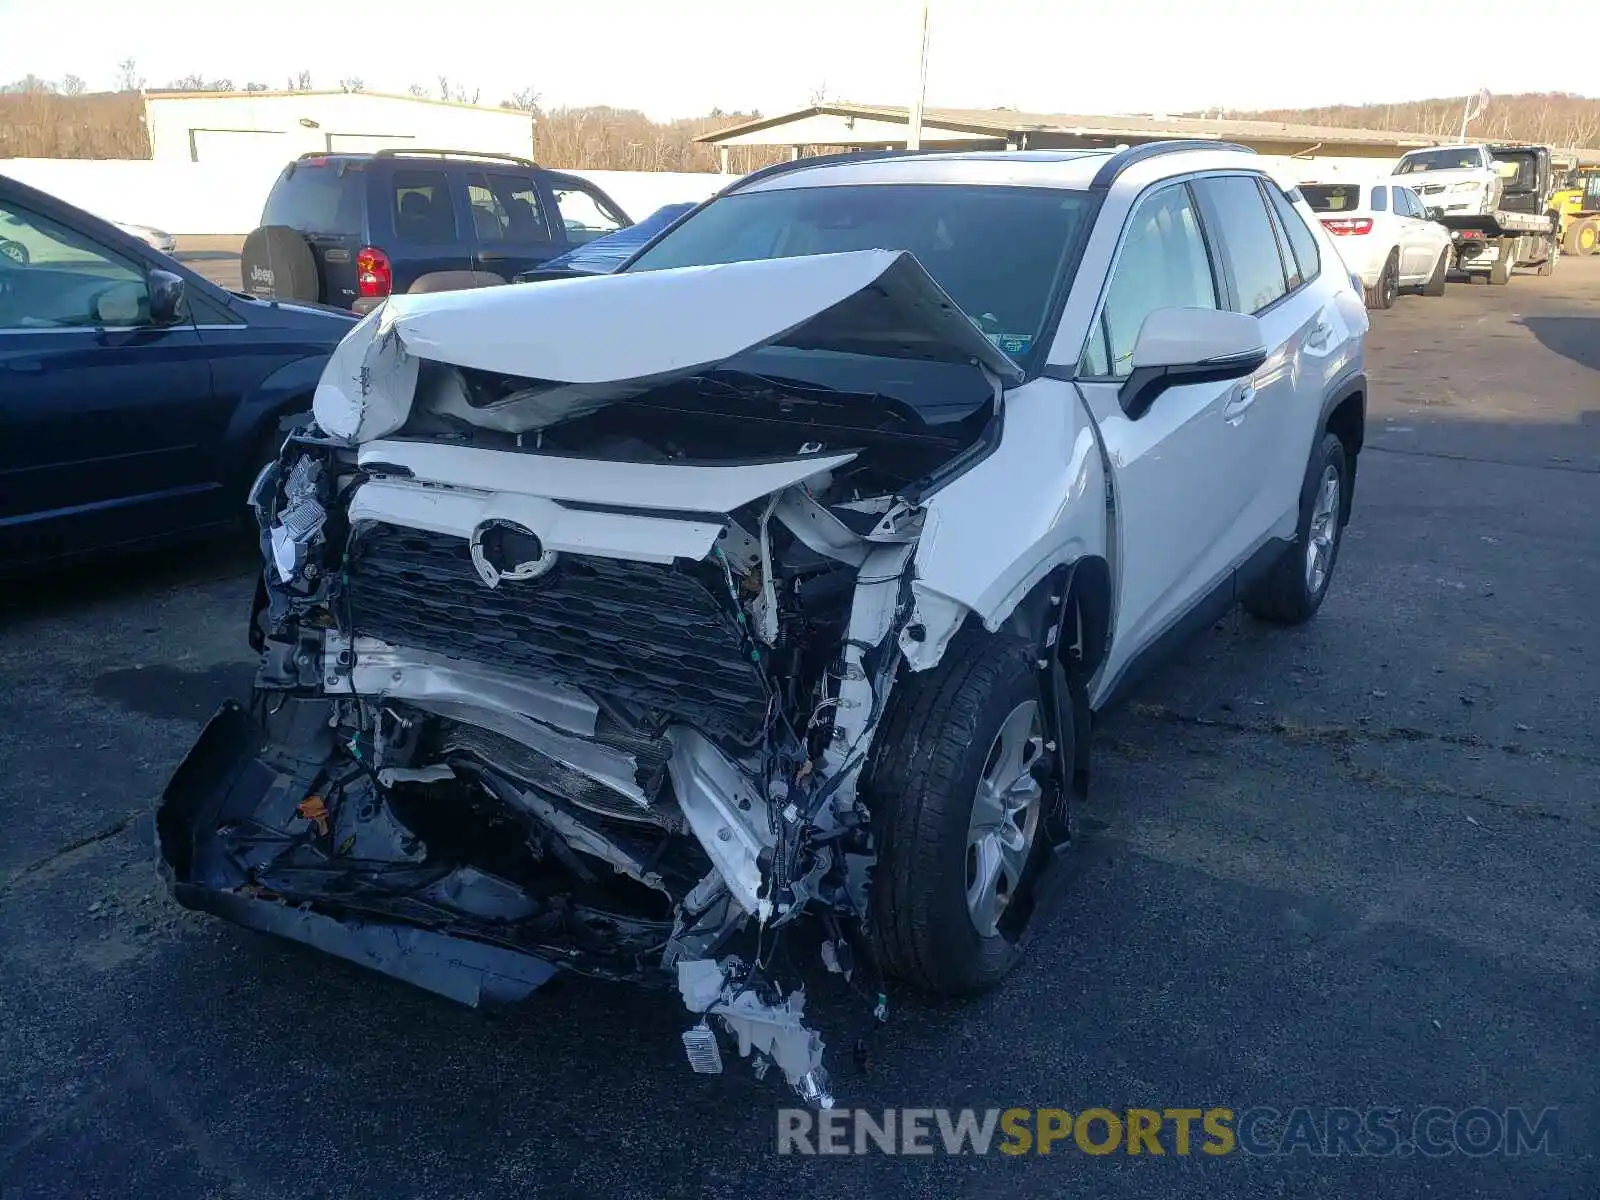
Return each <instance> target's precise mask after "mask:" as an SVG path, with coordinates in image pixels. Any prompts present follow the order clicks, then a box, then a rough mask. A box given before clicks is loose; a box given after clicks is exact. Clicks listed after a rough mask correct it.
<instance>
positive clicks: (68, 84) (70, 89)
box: [61, 73, 84, 96]
mask: <svg viewBox="0 0 1600 1200" xmlns="http://www.w3.org/2000/svg"><path fill="white" fill-rule="evenodd" d="M83 93H84V84H83V80H82V79H81V78H80V77H79V76H77V75H73V74H70V73H69V74H66V75H63V76H62V77H61V94H62V95H63V96H81V95H83Z"/></svg>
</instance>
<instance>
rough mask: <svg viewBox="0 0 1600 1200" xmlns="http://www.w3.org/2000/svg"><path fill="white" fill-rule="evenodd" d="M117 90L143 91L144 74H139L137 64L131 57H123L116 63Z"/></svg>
mask: <svg viewBox="0 0 1600 1200" xmlns="http://www.w3.org/2000/svg"><path fill="white" fill-rule="evenodd" d="M116 90H117V91H119V92H142V91H144V76H143V75H141V74H139V64H138V63H137V62H135V61H134V60H133V59H131V58H125V59H123V60H122V61H121V62H119V63H118V64H117V86H116Z"/></svg>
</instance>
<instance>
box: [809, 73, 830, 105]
mask: <svg viewBox="0 0 1600 1200" xmlns="http://www.w3.org/2000/svg"><path fill="white" fill-rule="evenodd" d="M827 102H828V81H827V80H826V79H824V80H823V81H822V82H821V83H819V84H817V86H816V87H814V88H812V89H811V94H810V98H809V99H808V100H807V101H806V103H807V104H808V105H810V106H811V107H812V108H815V107H816V106H817V105H819V104H826V103H827Z"/></svg>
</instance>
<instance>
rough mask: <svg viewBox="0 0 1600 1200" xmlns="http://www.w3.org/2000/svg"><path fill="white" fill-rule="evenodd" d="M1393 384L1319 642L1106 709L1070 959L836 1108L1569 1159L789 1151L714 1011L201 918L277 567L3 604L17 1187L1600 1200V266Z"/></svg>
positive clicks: (244, 560)
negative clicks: (1491, 1132) (160, 808)
mask: <svg viewBox="0 0 1600 1200" xmlns="http://www.w3.org/2000/svg"><path fill="white" fill-rule="evenodd" d="M216 261H217V262H220V261H221V260H216ZM1369 356H1370V366H1371V373H1372V377H1373V383H1374V397H1373V406H1372V411H1371V413H1370V417H1369V422H1370V424H1369V437H1368V450H1367V452H1366V453H1365V454H1364V455H1363V456H1362V459H1361V464H1360V476H1359V482H1358V487H1357V493H1356V506H1355V516H1354V521H1353V524H1352V526H1351V528H1350V531H1349V534H1348V539H1347V541H1346V543H1345V546H1344V550H1343V555H1342V558H1341V560H1340V563H1339V575H1338V578H1337V579H1336V580H1335V582H1334V585H1333V591H1332V594H1331V596H1330V599H1329V600H1328V602H1327V605H1326V606H1325V607H1324V609H1323V611H1322V613H1321V615H1320V616H1319V617H1318V619H1317V620H1316V621H1315V622H1314V623H1313V624H1312V625H1311V626H1309V627H1307V628H1305V629H1302V630H1298V631H1291V632H1284V631H1281V630H1271V629H1267V628H1265V627H1262V626H1259V625H1256V624H1254V623H1253V622H1251V621H1250V620H1249V619H1248V618H1245V617H1243V616H1240V615H1235V616H1234V617H1231V618H1229V619H1228V620H1227V621H1225V622H1223V623H1222V624H1221V625H1220V626H1218V627H1217V628H1216V629H1214V630H1212V631H1211V632H1209V633H1207V634H1206V635H1204V636H1203V637H1202V638H1201V639H1199V640H1198V641H1196V642H1195V643H1194V644H1192V645H1191V646H1190V647H1189V649H1188V650H1187V651H1186V652H1185V653H1184V654H1183V655H1182V657H1181V658H1179V659H1178V660H1177V661H1175V662H1174V663H1172V664H1171V665H1170V666H1169V667H1168V668H1166V669H1165V670H1163V671H1162V672H1161V673H1160V674H1159V675H1158V676H1156V677H1155V678H1154V679H1153V680H1151V681H1150V683H1149V684H1148V685H1147V686H1146V687H1145V688H1144V690H1143V691H1142V693H1141V694H1140V695H1139V696H1138V697H1136V698H1135V700H1134V701H1133V702H1131V703H1130V704H1128V705H1127V706H1125V707H1124V708H1122V709H1120V710H1119V711H1118V712H1117V713H1116V714H1114V715H1113V717H1112V718H1111V719H1110V720H1109V721H1108V722H1107V725H1106V726H1105V728H1104V729H1103V730H1102V731H1101V733H1100V736H1099V739H1098V743H1097V752H1098V758H1097V777H1096V781H1095V786H1094V790H1093V795H1092V799H1091V803H1090V806H1089V812H1088V813H1087V814H1086V817H1085V820H1084V821H1083V824H1084V826H1085V829H1086V832H1085V834H1084V837H1083V838H1082V840H1081V843H1080V845H1079V847H1078V848H1077V850H1076V852H1075V854H1074V856H1073V858H1072V859H1071V860H1070V867H1071V871H1072V875H1071V877H1070V878H1069V880H1068V881H1067V882H1066V884H1065V885H1064V887H1063V890H1062V895H1061V897H1060V900H1059V903H1058V905H1057V906H1056V907H1055V908H1054V909H1053V910H1052V912H1051V914H1050V915H1049V918H1048V920H1047V922H1046V924H1045V926H1044V928H1043V929H1042V930H1041V931H1040V933H1039V936H1038V937H1037V939H1036V941H1035V944H1034V947H1033V951H1032V954H1031V956H1030V957H1029V958H1028V959H1027V960H1026V961H1025V962H1024V963H1023V965H1022V966H1021V967H1020V968H1019V969H1018V971H1017V972H1016V973H1015V974H1014V975H1013V976H1012V977H1011V978H1010V980H1009V981H1008V982H1007V984H1006V986H1005V987H1004V988H1002V989H1001V990H1000V991H998V992H997V993H995V994H993V995H991V996H988V997H985V998H983V999H980V1000H977V1001H973V1002H970V1003H966V1004H931V1003H927V1002H924V1001H921V1000H919V999H918V998H916V997H914V996H911V995H894V996H892V997H891V1004H892V1019H891V1022H890V1024H889V1025H888V1026H887V1028H886V1029H885V1030H884V1031H883V1033H882V1034H881V1035H880V1037H879V1038H878V1040H877V1045H876V1047H875V1051H874V1055H873V1062H872V1064H871V1067H870V1070H868V1071H867V1072H865V1073H862V1072H861V1071H860V1070H858V1069H857V1068H856V1067H854V1066H853V1065H852V1063H851V1061H850V1056H849V1055H848V1054H847V1053H843V1052H838V1051H842V1049H843V1047H839V1048H837V1050H836V1052H835V1053H834V1054H833V1055H832V1066H833V1068H834V1072H835V1091H836V1094H837V1095H838V1097H839V1100H840V1103H841V1104H847V1105H851V1106H859V1107H865V1108H871V1109H880V1110H881V1109H883V1108H885V1107H891V1106H916V1107H945V1106H948V1107H957V1108H959V1107H974V1108H987V1107H1000V1108H1006V1107H1011V1106H1059V1107H1062V1108H1065V1109H1068V1110H1073V1111H1079V1110H1082V1109H1084V1108H1087V1107H1090V1106H1105V1107H1108V1108H1112V1109H1118V1108H1124V1107H1130V1106H1133V1107H1151V1108H1157V1109H1160V1108H1173V1107H1194V1108H1210V1107H1214V1106H1226V1107H1230V1108H1233V1109H1235V1110H1244V1109H1248V1108H1251V1107H1253V1106H1273V1107H1276V1108H1280V1109H1287V1108H1289V1107H1291V1106H1294V1105H1298V1104H1304V1105H1312V1106H1341V1107H1350V1108H1357V1109H1365V1108H1367V1107H1369V1106H1374V1105H1397V1106H1421V1105H1442V1106H1445V1107H1448V1108H1452V1109H1465V1108H1469V1107H1472V1106H1476V1105H1484V1106H1487V1107H1489V1108H1491V1109H1497V1110H1503V1109H1505V1108H1507V1107H1510V1106H1523V1107H1526V1108H1529V1109H1531V1110H1533V1111H1534V1112H1537V1111H1539V1110H1542V1109H1545V1108H1550V1107H1554V1108H1556V1109H1558V1110H1559V1114H1558V1128H1559V1134H1558V1137H1557V1139H1556V1141H1555V1143H1554V1147H1553V1148H1554V1150H1555V1151H1556V1152H1555V1153H1553V1154H1534V1155H1528V1156H1521V1157H1515V1158H1510V1157H1503V1156H1490V1157H1487V1158H1470V1157H1466V1156H1463V1155H1460V1154H1456V1155H1451V1156H1447V1157H1444V1158H1438V1159H1434V1158H1428V1157H1425V1156H1422V1155H1417V1154H1412V1155H1399V1154H1397V1155H1394V1156H1389V1157H1354V1156H1344V1157H1314V1156H1311V1155H1309V1154H1307V1153H1305V1152H1303V1151H1302V1152H1298V1153H1296V1154H1295V1155H1293V1156H1290V1157H1279V1158H1262V1157H1251V1156H1248V1155H1244V1154H1234V1155H1228V1156H1223V1157H1217V1158H1212V1157H1209V1156H1206V1155H1200V1154H1195V1155H1191V1156H1188V1157H1179V1156H1176V1155H1172V1154H1168V1155H1166V1156H1164V1157H1160V1158H1155V1157H1150V1156H1148V1155H1144V1156H1138V1157H1133V1156H1129V1155H1127V1154H1123V1153H1117V1154H1113V1155H1107V1156H1104V1157H1092V1156H1089V1155H1085V1154H1083V1153H1081V1152H1079V1151H1077V1150H1075V1149H1073V1148H1072V1147H1071V1146H1070V1145H1063V1146H1060V1147H1058V1148H1057V1149H1056V1151H1055V1152H1054V1153H1053V1154H1051V1155H1050V1156H1048V1157H1035V1156H1028V1157H1023V1158H1019V1159H1005V1158H1002V1157H1000V1156H991V1157H988V1158H984V1159H974V1158H970V1157H969V1158H947V1157H943V1156H938V1157H926V1158H923V1157H912V1158H890V1157H882V1156H873V1157H869V1158H866V1159H821V1158H809V1159H800V1158H793V1157H782V1158H780V1157H779V1156H778V1155H777V1154H776V1153H775V1151H774V1146H775V1141H776V1127H777V1124H776V1117H775V1112H776V1109H777V1107H778V1106H779V1105H783V1104H786V1103H788V1097H787V1096H786V1095H785V1094H784V1092H783V1090H782V1089H781V1088H779V1087H777V1086H775V1085H774V1082H773V1081H772V1080H769V1081H767V1082H766V1083H764V1084H763V1083H757V1082H756V1081H755V1080H753V1079H751V1078H750V1077H749V1075H748V1072H747V1071H744V1070H740V1069H737V1067H738V1064H735V1065H734V1067H731V1068H730V1074H728V1075H726V1076H724V1077H722V1078H720V1079H705V1078H702V1077H699V1076H695V1075H693V1074H691V1073H690V1072H689V1069H688V1067H687V1066H686V1065H685V1064H684V1062H683V1055H682V1050H681V1045H680V1043H679V1040H678V1035H679V1032H680V1030H681V1029H682V1028H683V1027H684V1025H685V1024H686V1021H685V1019H684V1017H683V1015H682V1013H681V1011H680V1010H679V1009H678V1008H677V1006H676V1004H675V1002H668V1003H662V1002H661V1000H660V999H659V998H657V997H654V996H650V995H645V994H640V993H637V992H634V991H631V990H626V989H622V988H615V987H606V986H602V985H598V984H591V983H587V982H585V981H581V980H572V981H565V982H562V983H561V984H560V985H559V986H556V987H553V988H551V989H549V990H547V991H545V992H541V993H538V994H536V995H535V996H534V998H533V999H532V1000H531V1001H530V1002H529V1003H528V1004H527V1005H525V1006H524V1007H522V1008H520V1009H519V1010H517V1011H515V1012H512V1013H509V1014H505V1015H501V1016H485V1015H483V1014H479V1013H475V1012H471V1011H467V1010H464V1009H459V1008H456V1007H453V1006H452V1005H450V1004H448V1003H447V1002H444V1001H441V1000H436V999H433V998H431V997H429V996H426V995H424V994H421V993H418V992H415V991H411V990H408V989H406V988H405V987H403V986H401V985H399V984H395V983H391V982H388V981H386V980H384V979H381V978H379V977H376V976H371V975H368V974H364V973H362V972H361V971H359V970H357V969H356V968H353V967H347V966H345V965H343V964H340V963H336V962H333V961H329V960H326V959H323V958H321V957H319V956H317V955H315V954H313V953H311V952H309V951H302V950H300V949H297V948H295V947H291V946H287V945H283V944H279V943H275V942H273V941H271V940H269V939H266V938H264V937H262V936H258V935H255V934H251V933H248V932H245V931H242V930H237V929H234V928H232V927H229V926H225V925H223V924H221V923H220V922H218V921H215V920H213V919H210V918H206V917H202V916H199V915H195V914H190V913H185V912H182V911H180V910H178V909H177V908H176V907H175V906H174V905H173V904H172V903H171V902H170V901H169V900H168V899H167V898H166V897H165V895H164V893H163V892H162V891H161V889H160V888H159V886H158V885H157V883H156V880H155V875H154V869H153V852H152V850H151V832H150V816H149V814H150V810H151V806H152V803H153V801H154V799H155V797H156V796H157V795H158V793H159V791H160V789H161V788H162V786H163V785H164V784H165V782H166V779H167V776H168V775H169V773H170V772H171V770H172V768H173V767H174V765H175V764H176V763H177V762H178V760H179V758H180V757H181V755H182V754H183V753H184V752H185V751H186V750H187V749H188V747H189V745H190V743H191V741H192V739H193V738H194V736H195V733H196V732H197V730H198V728H199V726H200V724H201V722H202V721H203V720H204V718H205V717H206V716H207V715H209V713H210V712H211V711H212V710H213V709H214V708H215V707H216V705H217V704H218V703H219V702H220V701H221V700H223V699H224V698H226V697H229V696H238V695H241V694H242V693H243V692H244V691H245V689H246V688H247V687H248V684H249V680H250V677H251V672H252V664H251V662H250V661H249V652H248V650H247V648H246V646H245V642H244V618H245V613H246V608H247V605H248V602H249V598H250V590H251V571H252V569H253V564H252V561H251V556H250V554H249V552H248V551H241V550H240V549H239V548H236V547H229V546H218V545H208V546H203V547H200V548H197V549H191V550H186V551H182V552H177V553H171V554H167V555H164V556H161V557H159V558H155V559H149V560H144V561H140V562H135V563H116V564H108V565H105V566H100V567H97V568H95V569H93V570H90V571H84V572H81V573H79V574H76V575H74V576H71V577H69V578H64V579H54V580H50V581H44V582H38V583H31V584H26V585H16V586H12V587H11V589H10V591H9V592H8V593H6V594H5V595H4V598H3V600H0V728H4V730H5V736H4V737H3V738H0V779H3V780H4V783H3V785H0V795H3V800H0V815H3V816H4V819H5V832H4V835H3V836H0V1196H4V1197H6V1198H8V1200H21V1198H24V1197H48V1198H49V1200H58V1198H59V1197H61V1196H63V1195H69V1196H83V1197H89V1196H108V1197H109V1196H156V1195H162V1196H168V1197H189V1196H216V1197H224V1196H226V1197H248V1198H249V1200H279V1198H282V1200H288V1198H307V1200H309V1198H312V1197H354V1196H381V1197H413V1196H416V1197H422V1196H426V1197H489V1196H516V1197H531V1196H576V1195H582V1196H601V1195H604V1196H617V1197H634V1196H638V1197H650V1196H730V1197H732V1196H739V1197H744V1196H752V1195H773V1194H779V1191H780V1189H781V1193H782V1194H786V1195H795V1196H833V1195H855V1194H861V1193H862V1192H863V1191H866V1190H870V1191H871V1192H872V1193H873V1194H875V1195H883V1196H907V1197H911V1196H982V1195H992V1194H1005V1195H1011V1196H1033V1195H1038V1196H1046V1195H1048V1196H1074V1197H1086V1196H1093V1197H1118V1198H1120V1197H1135V1196H1161V1197H1190V1196H1194V1197H1199V1196H1206V1197H1212V1196H1219V1195H1225V1196H1230V1197H1240V1198H1255V1197H1263V1198H1265V1197H1272V1198H1277V1197H1286V1196H1288V1197H1308V1196H1317V1197H1324V1196H1327V1197H1352V1196H1371V1197H1410V1196H1425V1195H1426V1196H1437V1197H1441V1198H1448V1200H1465V1198H1467V1197H1515V1198H1516V1200H1537V1198H1546V1197H1548V1198H1551V1200H1554V1198H1558V1197H1560V1198H1576V1197H1582V1196H1593V1195H1595V1194H1596V1191H1597V1187H1600V1184H1597V1180H1600V1153H1597V1151H1600V1135H1597V1124H1596V1121H1597V1118H1600V1103H1597V1094H1596V1088H1597V1084H1596V1074H1595V1062H1596V1051H1597V1048H1600V1039H1597V1036H1596V1030H1597V1016H1600V993H1597V989H1596V979H1597V968H1600V907H1597V897H1600V857H1597V855H1596V851H1595V847H1596V834H1597V832H1600V811H1597V797H1600V738H1597V730H1600V688H1597V687H1596V682H1597V679H1600V625H1597V622H1596V620H1595V614H1596V597H1600V554H1597V551H1600V532H1597V522H1596V514H1597V513H1600V259H1587V260H1564V261H1563V262H1562V263H1561V264H1560V268H1559V270H1558V271H1557V274H1556V275H1555V277H1554V278H1551V279H1539V278H1536V277H1533V276H1532V275H1521V276H1518V277H1517V278H1516V279H1515V280H1513V282H1512V284H1511V285H1510V286H1509V287H1506V288H1489V287H1487V286H1484V285H1481V284H1480V285H1474V286H1467V285H1464V284H1457V285H1454V286H1452V287H1451V288H1450V290H1449V292H1448V293H1447V295H1446V296H1445V297H1444V298H1443V299H1439V300H1428V299H1422V298H1419V297H1403V298H1402V299H1401V301H1400V303H1399V305H1398V306H1397V307H1396V309H1394V310H1393V311H1392V312H1388V313H1379V314H1376V315H1375V328H1374V331H1373V334H1372V337H1371V341H1370V345H1369ZM813 1007H814V1008H818V1009H820V1010H821V1012H822V1020H821V1024H822V1027H823V1028H824V1030H827V1029H829V1028H830V1027H831V1028H835V1029H837V1028H840V1027H844V1028H851V1029H853V1028H855V1026H854V1025H853V1024H851V1023H852V1022H856V1021H857V1020H858V1019H859V1016H860V1014H859V1011H858V1006H856V1005H854V1004H850V1003H846V1002H845V1001H844V999H843V998H840V997H836V996H834V995H832V994H831V993H827V992H826V991H824V990H819V991H818V993H817V994H816V995H815V996H814V998H813Z"/></svg>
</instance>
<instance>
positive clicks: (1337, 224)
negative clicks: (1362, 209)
mask: <svg viewBox="0 0 1600 1200" xmlns="http://www.w3.org/2000/svg"><path fill="white" fill-rule="evenodd" d="M1322 227H1323V228H1324V229H1326V230H1327V231H1328V232H1329V233H1333V234H1338V235H1339V236H1340V237H1348V236H1350V235H1351V234H1353V233H1354V234H1361V233H1371V232H1372V218H1371V217H1333V218H1331V219H1330V218H1328V217H1324V218H1323V219H1322Z"/></svg>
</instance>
